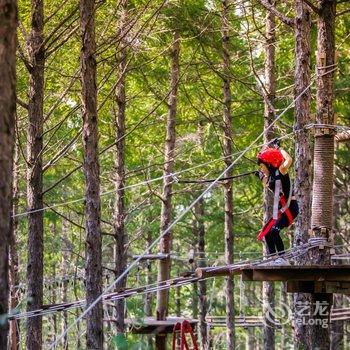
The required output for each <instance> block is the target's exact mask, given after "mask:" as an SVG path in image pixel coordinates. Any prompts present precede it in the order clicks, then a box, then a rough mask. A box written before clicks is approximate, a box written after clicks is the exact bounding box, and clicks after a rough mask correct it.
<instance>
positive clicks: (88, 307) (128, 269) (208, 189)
mask: <svg viewBox="0 0 350 350" xmlns="http://www.w3.org/2000/svg"><path fill="white" fill-rule="evenodd" d="M314 79H315V77H314V78H313V79H311V82H310V84H309V85H308V86H307V87H306V88H305V89H304V90H303V91H302V92H301V93H300V94H299V95H298V96H297V97H296V98H295V99H294V100H293V101H292V102H291V103H290V104H289V105H288V106H287V107H286V108H285V109H284V110H283V111H282V112H281V113H280V114H279V115H278V116H276V118H275V119H274V120H273V121H272V122H271V124H270V125H269V126H268V127H267V128H266V129H265V130H264V131H263V132H261V133H260V134H259V135H258V136H257V137H256V138H255V139H254V141H253V142H252V143H251V144H250V145H249V146H248V147H247V148H245V149H244V150H243V151H242V152H241V154H240V155H239V156H238V157H237V158H236V159H235V160H233V161H232V163H231V164H230V165H229V166H228V167H227V168H226V169H225V170H224V171H223V172H222V173H221V174H220V175H219V176H218V177H217V178H216V180H215V181H213V182H212V183H210V185H209V186H208V187H207V188H206V189H205V190H204V191H203V192H202V193H201V194H200V195H199V196H198V197H197V198H196V199H195V200H194V201H193V202H192V203H191V204H190V205H189V206H188V207H187V208H186V209H185V210H184V211H183V212H182V213H181V214H180V215H179V216H178V217H177V218H176V219H175V220H174V221H173V222H172V223H171V224H170V225H169V226H168V228H167V229H166V230H164V232H163V233H162V234H161V235H159V236H158V238H156V239H155V240H154V241H153V242H152V243H151V244H150V245H149V246H148V247H147V249H146V250H145V251H144V252H143V253H142V254H141V255H140V256H139V257H138V258H137V259H136V260H135V261H134V262H133V263H131V264H130V265H129V266H128V267H127V268H126V269H125V270H124V272H123V273H122V274H121V275H120V276H119V277H118V278H117V279H115V280H114V281H113V282H112V283H111V284H110V285H109V286H108V287H107V288H106V289H105V290H104V291H103V292H102V294H101V295H100V296H99V297H98V298H96V299H95V300H94V301H93V302H92V303H91V304H90V305H89V306H87V308H86V309H85V310H84V312H83V313H82V314H81V315H80V316H79V317H78V318H76V319H75V321H73V322H72V323H71V324H70V325H69V326H68V327H67V329H66V330H65V331H64V332H63V333H62V334H61V335H60V336H59V337H57V338H56V340H55V342H54V343H53V344H52V345H51V346H50V347H49V350H51V349H54V348H56V345H57V344H58V343H59V342H60V341H61V340H62V339H63V338H64V337H65V336H66V335H67V334H68V332H69V331H70V330H71V329H72V328H73V327H74V326H75V325H76V324H77V323H78V322H80V321H81V320H82V319H83V318H84V317H85V316H86V315H87V314H88V313H89V311H90V310H91V309H92V308H93V307H95V306H96V305H97V304H98V303H99V302H100V301H101V300H102V298H103V296H104V295H105V294H106V293H108V292H109V291H111V290H112V289H113V288H114V286H115V285H116V284H117V283H118V282H120V280H122V279H123V278H124V277H126V276H127V274H128V273H129V271H130V270H131V269H132V268H133V267H135V266H136V265H137V264H138V263H139V262H140V260H141V259H142V258H143V257H144V256H145V255H146V254H147V253H148V252H149V251H150V250H151V249H152V248H153V247H154V246H155V245H156V244H157V243H159V241H160V240H161V239H162V238H163V237H164V236H165V235H166V234H168V233H169V232H170V230H171V229H172V228H173V227H174V226H175V225H176V224H177V223H178V222H179V221H180V220H181V219H182V218H183V217H184V216H185V215H186V214H187V213H188V212H190V211H191V209H192V208H193V207H194V206H195V205H196V204H197V203H198V202H199V201H200V200H201V199H202V198H203V197H204V196H205V194H206V193H208V192H209V191H210V190H211V189H212V188H213V187H214V186H215V184H216V183H217V182H218V181H219V179H220V178H221V177H224V175H225V174H226V173H227V172H228V171H229V170H230V169H232V168H233V166H234V165H235V164H236V163H237V162H238V161H239V160H240V159H241V158H242V157H243V156H244V155H245V154H246V153H247V152H248V151H249V150H251V149H252V148H253V147H254V146H255V145H256V143H257V142H258V141H259V140H260V138H261V137H263V136H264V134H265V133H266V131H268V130H269V129H271V128H272V126H273V125H274V124H275V123H276V122H277V121H278V120H279V119H280V118H281V117H282V116H283V115H284V114H285V113H286V112H287V111H288V110H289V109H290V108H292V106H294V104H295V102H296V101H297V100H299V98H300V97H301V96H302V95H303V94H304V93H305V92H306V91H307V90H309V88H310V87H311V85H312V83H313V80H314Z"/></svg>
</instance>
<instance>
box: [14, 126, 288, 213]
mask: <svg viewBox="0 0 350 350" xmlns="http://www.w3.org/2000/svg"><path fill="white" fill-rule="evenodd" d="M294 133H295V132H290V133H288V134H286V135H284V136H281V137H279V138H278V139H279V140H283V139H285V138H288V137H290V136H291V135H293V134H294ZM265 145H266V144H265V143H263V144H260V145H256V146H254V147H251V149H255V148H260V147H263V146H265ZM242 152H244V151H238V152H235V153H232V154H229V155H228V156H223V157H221V158H216V159H214V160H211V161H208V162H205V163H201V164H197V165H195V166H193V167H190V168H187V169H183V170H179V171H177V172H175V173H172V174H169V175H165V176H159V177H156V178H153V179H149V180H146V181H142V182H138V183H136V184H133V185H127V186H124V187H122V188H120V189H118V190H116V189H113V190H110V191H106V192H102V193H100V196H101V197H102V196H106V195H109V194H112V193H115V192H118V191H121V190H127V189H133V188H136V187H140V186H144V185H148V184H150V183H153V182H157V181H161V180H164V179H165V178H168V177H174V176H176V175H180V174H183V173H186V172H189V171H191V170H196V169H198V168H201V167H204V166H206V165H210V164H212V163H216V162H218V161H221V160H225V159H226V158H228V157H234V156H239V155H240V154H241V153H242ZM179 181H180V180H179ZM85 199H86V198H85V197H81V198H77V199H72V200H69V201H66V202H61V203H56V204H55V203H54V204H52V205H50V206H46V207H44V208H40V209H35V210H30V211H25V212H22V213H18V214H15V215H13V216H12V217H13V218H16V217H22V216H27V215H29V214H33V213H38V212H41V211H46V210H48V209H52V208H58V207H64V206H67V205H69V204H75V203H79V202H83V201H85Z"/></svg>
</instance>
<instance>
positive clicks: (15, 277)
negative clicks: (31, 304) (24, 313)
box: [9, 135, 20, 350]
mask: <svg viewBox="0 0 350 350" xmlns="http://www.w3.org/2000/svg"><path fill="white" fill-rule="evenodd" d="M17 138H18V135H16V143H15V156H14V165H13V206H12V208H13V209H12V213H13V215H15V214H17V212H18V200H19V193H18V191H19V188H18V182H19V178H18V173H19V145H18V139H17ZM17 234H18V218H16V217H14V218H12V220H11V238H10V250H9V263H10V275H9V277H10V278H9V280H10V309H11V310H14V309H15V308H16V307H18V304H19V302H20V297H19V288H18V285H19V282H20V280H19V271H18V270H19V265H18V264H19V263H18V251H17V239H16V237H17ZM9 348H10V349H11V350H17V349H19V320H17V321H16V320H12V321H11V322H10V338H9Z"/></svg>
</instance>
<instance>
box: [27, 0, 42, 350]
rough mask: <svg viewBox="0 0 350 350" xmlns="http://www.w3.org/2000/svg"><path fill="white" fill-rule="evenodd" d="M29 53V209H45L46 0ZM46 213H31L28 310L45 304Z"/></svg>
mask: <svg viewBox="0 0 350 350" xmlns="http://www.w3.org/2000/svg"><path fill="white" fill-rule="evenodd" d="M31 4H32V19H31V34H30V38H29V40H28V53H29V63H30V67H31V68H30V70H29V103H28V117H29V123H28V147H27V161H28V171H27V202H28V210H38V209H39V210H40V209H42V208H43V195H42V193H43V169H42V149H43V102H44V65H45V52H44V47H43V40H44V34H43V30H44V5H43V0H32V2H31ZM43 235H44V223H43V212H42V211H39V212H34V213H32V214H29V215H28V265H27V279H28V290H27V299H28V302H27V310H28V311H30V310H36V309H40V308H41V305H42V303H43V251H44V246H43ZM26 336H27V338H26V339H27V349H28V350H40V349H41V347H42V318H41V316H38V317H32V318H29V319H28V321H27V334H26Z"/></svg>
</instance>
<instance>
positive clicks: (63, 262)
mask: <svg viewBox="0 0 350 350" xmlns="http://www.w3.org/2000/svg"><path fill="white" fill-rule="evenodd" d="M68 230H69V225H68V222H67V221H66V220H62V241H63V244H62V248H63V252H62V260H61V272H62V276H63V278H64V279H63V287H62V303H66V302H67V301H68V295H67V294H68V280H66V276H67V277H68V275H69V271H68V259H69V246H70V244H69V241H68V235H67V234H68ZM67 327H68V313H67V311H63V313H62V332H65V330H66V329H67ZM62 349H63V350H68V334H66V335H65V336H64V338H63V339H62Z"/></svg>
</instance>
